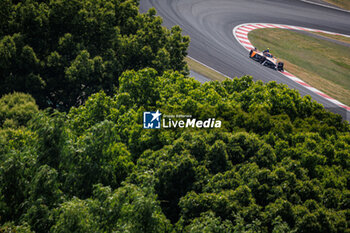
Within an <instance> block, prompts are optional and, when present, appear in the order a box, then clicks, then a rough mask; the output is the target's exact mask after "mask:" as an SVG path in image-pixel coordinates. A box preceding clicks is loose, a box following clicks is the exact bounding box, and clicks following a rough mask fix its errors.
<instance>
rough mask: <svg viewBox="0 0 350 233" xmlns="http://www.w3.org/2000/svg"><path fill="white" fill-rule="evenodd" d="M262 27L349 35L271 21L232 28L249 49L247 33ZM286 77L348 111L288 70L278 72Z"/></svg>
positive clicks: (341, 104) (347, 107)
mask: <svg viewBox="0 0 350 233" xmlns="http://www.w3.org/2000/svg"><path fill="white" fill-rule="evenodd" d="M262 28H279V29H290V30H301V31H308V32H322V33H326V34H331V35H339V36H345V37H350V35H344V34H340V33H334V32H328V31H323V30H316V29H310V28H305V27H296V26H290V25H283V24H271V23H245V24H240V25H238V26H236V27H235V28H234V29H233V35H234V37H235V38H236V40H237V41H238V42H239V43H240V44H241V45H242V46H243V47H244V48H246V49H247V50H251V49H253V48H254V46H253V45H252V43H251V42H250V41H249V39H248V33H249V32H251V31H253V30H255V29H262ZM280 73H282V74H283V75H284V76H286V77H287V78H289V79H291V80H293V81H294V82H296V83H298V84H300V85H302V86H304V87H305V88H307V89H309V90H310V91H312V92H314V93H316V94H318V95H320V96H322V97H323V98H325V99H327V100H329V101H330V102H332V103H334V104H336V105H338V106H339V107H342V108H345V109H346V110H348V111H350V107H349V106H346V105H345V104H343V103H341V102H339V101H338V100H336V99H334V98H332V97H330V96H328V95H326V94H325V93H323V92H322V91H320V90H318V89H316V88H314V87H312V86H310V85H309V84H307V83H305V82H304V81H303V80H301V79H299V78H297V77H296V76H294V75H293V74H291V73H289V72H288V71H286V70H285V71H283V72H280Z"/></svg>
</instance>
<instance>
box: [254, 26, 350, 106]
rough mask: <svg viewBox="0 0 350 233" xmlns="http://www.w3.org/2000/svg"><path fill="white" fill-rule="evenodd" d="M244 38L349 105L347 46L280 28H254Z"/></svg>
mask: <svg viewBox="0 0 350 233" xmlns="http://www.w3.org/2000/svg"><path fill="white" fill-rule="evenodd" d="M248 37H249V40H250V41H251V42H252V44H253V45H254V46H255V47H257V48H258V49H259V50H263V49H265V48H267V47H268V48H270V51H271V53H272V54H274V55H275V56H276V57H278V58H279V59H280V60H282V61H284V62H285V69H286V70H288V71H289V72H291V73H292V74H294V75H296V76H298V77H299V78H301V79H303V80H304V81H305V82H307V83H309V84H310V85H311V86H313V87H315V88H317V89H319V90H321V91H323V92H325V93H326V94H328V95H329V96H332V97H333V98H335V99H337V100H339V101H341V102H343V103H344V104H347V105H350V47H346V46H342V45H338V44H335V43H332V42H329V41H325V40H322V39H318V38H313V37H311V36H307V35H304V34H300V33H297V32H294V31H289V30H284V29H257V30H254V31H252V32H250V33H249V34H248Z"/></svg>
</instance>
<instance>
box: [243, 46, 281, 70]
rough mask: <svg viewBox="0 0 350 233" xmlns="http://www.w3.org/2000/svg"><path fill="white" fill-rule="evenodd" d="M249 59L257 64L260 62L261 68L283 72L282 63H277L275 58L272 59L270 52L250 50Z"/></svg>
mask: <svg viewBox="0 0 350 233" xmlns="http://www.w3.org/2000/svg"><path fill="white" fill-rule="evenodd" d="M249 57H250V58H251V59H253V60H255V61H257V62H260V64H262V65H263V66H267V67H269V68H271V69H274V70H278V71H282V72H283V71H284V69H283V65H284V64H283V62H277V59H276V57H274V56H273V55H272V54H271V53H270V52H268V51H264V52H260V51H258V50H257V49H252V50H250V53H249Z"/></svg>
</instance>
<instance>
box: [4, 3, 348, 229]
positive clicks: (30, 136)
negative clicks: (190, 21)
mask: <svg viewBox="0 0 350 233" xmlns="http://www.w3.org/2000/svg"><path fill="white" fill-rule="evenodd" d="M137 4H138V1H137V0H82V1H78V0H50V1H49V0H37V1H35V0H24V1H15V0H2V1H0V16H1V17H0V96H1V98H0V232H45V233H46V232H64V233H66V232H82V233H85V232H131V233H134V232H136V233H137V232H140V233H141V232H274V233H277V232H279V233H281V232H308V233H312V232H315V233H316V232H325V233H330V232H349V229H350V208H349V207H350V201H349V200H350V183H349V182H350V171H349V166H350V126H349V124H348V123H345V122H343V121H342V118H341V117H340V116H339V115H335V114H333V113H330V112H328V111H326V110H325V109H324V108H323V107H322V106H321V105H319V104H317V103H315V102H313V101H312V100H311V98H310V97H309V96H306V97H301V96H300V95H299V93H298V92H297V91H295V90H290V89H288V88H287V87H286V86H284V85H279V84H276V83H275V82H270V83H267V84H264V83H262V82H260V81H258V82H253V81H252V78H251V77H248V76H245V77H242V78H239V79H238V78H235V79H233V80H226V81H224V82H221V83H219V82H210V83H205V84H203V85H201V84H200V83H199V82H198V81H195V80H194V79H192V78H188V77H187V66H186V64H185V63H184V61H183V58H184V56H185V55H186V48H187V46H188V43H189V39H188V37H183V36H181V30H180V28H179V27H174V28H173V29H172V30H171V31H169V30H167V29H165V28H164V27H162V26H161V22H162V21H161V19H160V18H159V17H156V16H155V11H154V10H150V11H149V12H148V13H146V14H139V13H138V9H137ZM92 32H93V33H92ZM146 67H147V68H146ZM127 70H129V71H127ZM130 70H131V71H130ZM170 70H172V71H170ZM20 92H24V93H27V94H23V93H20ZM30 94H31V95H30ZM32 96H33V97H34V98H33V97H32ZM48 106H50V107H52V108H47V109H43V108H45V107H48ZM39 109H41V110H39ZM57 109H58V110H65V111H58V110H57ZM151 110H154V111H155V110H160V112H162V113H163V114H184V115H188V114H189V115H192V116H193V118H197V119H201V120H206V119H208V118H215V119H218V120H221V121H222V127H221V128H219V129H204V128H202V129H196V128H186V129H183V128H173V129H160V130H150V129H143V126H142V116H143V112H144V111H151Z"/></svg>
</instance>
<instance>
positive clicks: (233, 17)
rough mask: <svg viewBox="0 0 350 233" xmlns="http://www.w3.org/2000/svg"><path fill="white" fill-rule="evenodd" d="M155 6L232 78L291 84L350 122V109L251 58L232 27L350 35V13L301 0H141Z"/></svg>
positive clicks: (199, 54) (195, 50)
mask: <svg viewBox="0 0 350 233" xmlns="http://www.w3.org/2000/svg"><path fill="white" fill-rule="evenodd" d="M151 7H154V8H155V9H156V10H157V12H158V15H160V16H162V17H163V25H164V26H166V27H169V28H170V27H172V26H174V25H180V27H181V28H182V29H183V32H184V34H186V35H189V36H190V37H191V44H190V47H189V51H188V52H189V55H190V56H191V57H193V58H195V59H196V60H198V61H200V62H202V63H204V64H206V65H208V66H210V67H212V68H214V69H216V70H218V71H220V72H222V73H224V74H226V75H227V76H229V77H236V76H237V77H240V76H242V75H251V76H253V77H254V79H255V80H263V81H264V82H268V81H273V80H274V81H276V82H278V83H285V84H287V85H288V86H289V87H290V88H292V89H297V90H299V92H300V94H301V95H303V96H304V95H310V96H311V97H312V98H313V99H314V100H316V101H317V102H319V103H321V104H323V105H324V106H325V107H326V108H327V109H330V110H331V111H332V112H335V113H339V114H341V115H342V116H343V118H345V119H347V120H348V121H350V112H348V111H346V110H345V109H343V108H340V107H338V106H337V105H335V104H334V103H332V102H330V101H328V100H326V99H324V98H323V97H321V96H319V95H317V94H315V93H313V92H311V91H309V90H307V89H306V88H304V87H303V86H301V85H300V84H298V83H295V82H294V81H292V80H289V79H287V78H286V77H285V76H283V75H282V74H280V73H279V72H277V71H274V70H271V69H268V68H266V67H263V66H261V65H260V64H258V63H257V62H254V61H252V60H251V59H249V58H248V52H247V50H246V49H245V48H243V47H242V46H241V45H240V44H239V43H238V41H236V40H235V38H234V36H233V35H232V29H233V28H234V27H235V26H237V25H239V24H243V23H276V24H287V25H293V26H301V27H308V28H313V29H320V30H325V31H330V32H336V33H342V34H347V35H350V13H348V12H344V11H339V10H336V9H331V8H326V7H322V6H318V5H313V4H309V3H306V2H303V1H300V0H140V11H141V12H145V11H147V10H148V9H149V8H151ZM285 68H286V69H287V70H288V67H285ZM349 75H350V74H349Z"/></svg>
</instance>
